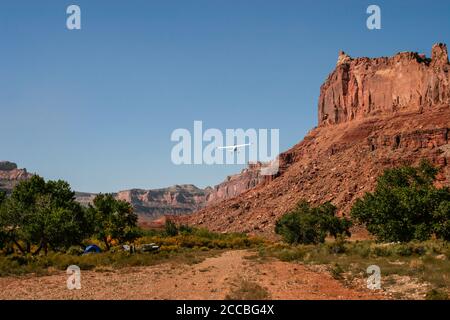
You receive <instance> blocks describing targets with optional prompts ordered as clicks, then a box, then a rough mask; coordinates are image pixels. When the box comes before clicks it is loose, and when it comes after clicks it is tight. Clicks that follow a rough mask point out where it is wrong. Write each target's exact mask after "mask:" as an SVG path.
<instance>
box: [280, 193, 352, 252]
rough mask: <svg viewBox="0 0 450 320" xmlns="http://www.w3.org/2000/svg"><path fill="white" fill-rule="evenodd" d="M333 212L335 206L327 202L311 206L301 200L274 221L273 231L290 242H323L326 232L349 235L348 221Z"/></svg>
mask: <svg viewBox="0 0 450 320" xmlns="http://www.w3.org/2000/svg"><path fill="white" fill-rule="evenodd" d="M335 213H336V207H335V206H333V205H332V204H331V203H329V202H327V203H324V204H322V205H321V206H318V207H315V208H312V207H310V206H309V204H308V203H307V202H305V201H301V202H300V203H299V204H298V205H297V207H296V208H295V209H294V210H292V211H291V212H289V213H287V214H285V215H284V216H282V217H281V218H280V219H279V220H278V221H277V222H276V225H275V232H276V233H277V234H279V235H281V236H282V237H283V239H284V240H285V241H286V242H288V243H291V244H298V243H302V244H317V243H323V242H324V241H325V237H326V236H327V235H328V234H330V235H332V236H334V237H337V236H339V235H347V236H350V232H349V228H350V226H351V223H350V221H349V220H347V219H340V218H338V217H336V216H335Z"/></svg>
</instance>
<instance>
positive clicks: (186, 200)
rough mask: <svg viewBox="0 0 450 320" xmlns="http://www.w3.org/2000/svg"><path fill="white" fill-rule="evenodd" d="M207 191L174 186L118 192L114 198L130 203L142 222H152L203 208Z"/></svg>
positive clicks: (189, 186) (186, 186) (188, 186)
mask: <svg viewBox="0 0 450 320" xmlns="http://www.w3.org/2000/svg"><path fill="white" fill-rule="evenodd" d="M207 194H208V191H207V190H204V189H199V188H197V187H196V186H194V185H176V186H172V187H169V188H162V189H153V190H142V189H132V190H125V191H120V192H118V193H117V194H116V198H117V199H120V200H125V201H128V202H129V203H131V204H132V205H133V207H134V209H135V212H136V213H137V214H138V215H139V218H140V219H141V221H142V220H153V219H156V218H159V217H161V216H163V215H174V216H177V215H184V214H189V213H192V212H194V211H196V210H198V209H200V208H203V207H204V205H205V203H206V196H207Z"/></svg>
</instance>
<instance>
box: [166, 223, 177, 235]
mask: <svg viewBox="0 0 450 320" xmlns="http://www.w3.org/2000/svg"><path fill="white" fill-rule="evenodd" d="M164 231H165V233H166V235H167V236H169V237H173V236H176V235H177V234H178V228H177V225H176V224H175V222H173V221H172V220H169V219H167V220H166V224H165V226H164Z"/></svg>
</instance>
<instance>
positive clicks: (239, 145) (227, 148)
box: [217, 143, 251, 152]
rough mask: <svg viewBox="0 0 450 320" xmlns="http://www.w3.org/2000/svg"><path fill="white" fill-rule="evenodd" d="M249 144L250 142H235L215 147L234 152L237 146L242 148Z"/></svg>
mask: <svg viewBox="0 0 450 320" xmlns="http://www.w3.org/2000/svg"><path fill="white" fill-rule="evenodd" d="M249 145H251V143H244V144H235V145H232V146H223V147H217V149H226V150H229V151H231V152H236V151H237V150H238V148H243V147H246V146H249Z"/></svg>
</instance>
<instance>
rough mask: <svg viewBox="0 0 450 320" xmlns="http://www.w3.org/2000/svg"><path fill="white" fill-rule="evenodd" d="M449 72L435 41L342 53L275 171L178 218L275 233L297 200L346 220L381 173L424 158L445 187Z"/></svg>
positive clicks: (448, 178)
mask: <svg viewBox="0 0 450 320" xmlns="http://www.w3.org/2000/svg"><path fill="white" fill-rule="evenodd" d="M449 69H450V65H449V61H448V53H447V47H446V45H445V44H435V45H434V46H433V48H432V55H431V58H427V57H426V56H425V55H422V54H418V53H413V52H401V53H398V54H396V55H395V56H393V57H381V58H373V59H372V58H352V57H350V56H349V55H347V54H345V53H344V52H340V54H339V58H338V62H337V65H336V68H335V70H334V71H333V72H332V73H331V74H330V75H329V76H328V78H327V79H326V81H325V82H324V84H323V85H322V86H321V89H320V97H319V100H318V101H319V102H318V116H319V119H318V126H317V127H315V128H314V129H312V130H311V131H310V132H309V133H308V134H307V135H306V136H305V137H304V139H303V141H301V142H300V143H298V144H296V145H295V146H293V147H292V148H291V149H289V150H287V151H286V152H283V153H281V154H280V155H279V160H280V164H281V166H280V170H279V172H278V174H276V175H274V176H269V177H267V178H266V179H260V177H258V181H257V183H254V184H256V185H255V186H254V187H251V188H250V189H248V190H244V191H242V189H245V188H243V187H241V191H242V193H240V194H238V195H237V196H233V197H231V198H230V199H226V200H222V201H216V202H214V203H211V204H209V205H207V206H206V207H205V208H203V209H201V210H199V211H197V212H196V213H194V214H192V215H190V216H185V217H182V218H178V221H179V222H182V223H189V224H192V225H197V226H202V227H207V228H209V229H211V230H215V231H221V232H224V231H227V232H230V231H237V232H247V233H254V234H265V235H273V232H274V225H275V221H276V220H277V219H278V218H279V217H280V216H281V215H283V214H284V213H286V212H287V211H289V210H290V209H292V208H293V207H294V206H295V205H296V203H297V202H298V201H299V200H301V199H305V200H307V201H309V202H310V203H312V204H320V203H323V202H325V201H331V202H332V203H333V204H335V205H336V206H337V207H338V209H339V214H340V215H343V216H345V215H348V214H349V211H350V208H351V206H352V204H353V203H354V201H355V200H356V199H358V198H360V197H361V196H362V195H363V194H364V193H365V192H368V191H372V190H373V189H374V187H375V185H376V179H377V177H378V176H379V175H380V174H381V173H382V172H383V170H384V169H385V168H390V167H395V166H398V165H403V164H417V163H418V162H419V161H420V160H421V159H423V158H426V159H429V160H430V161H431V162H432V163H434V164H435V165H437V166H439V168H440V172H439V174H438V177H437V182H436V183H437V184H438V185H440V186H444V185H449V182H450V170H449V162H450V144H449V134H448V133H449V127H450V87H449V84H450V73H449ZM244 180H245V179H244ZM234 181H235V184H238V182H239V181H240V179H239V177H238V176H236V177H234ZM244 184H245V183H244ZM223 192H224V191H223Z"/></svg>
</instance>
